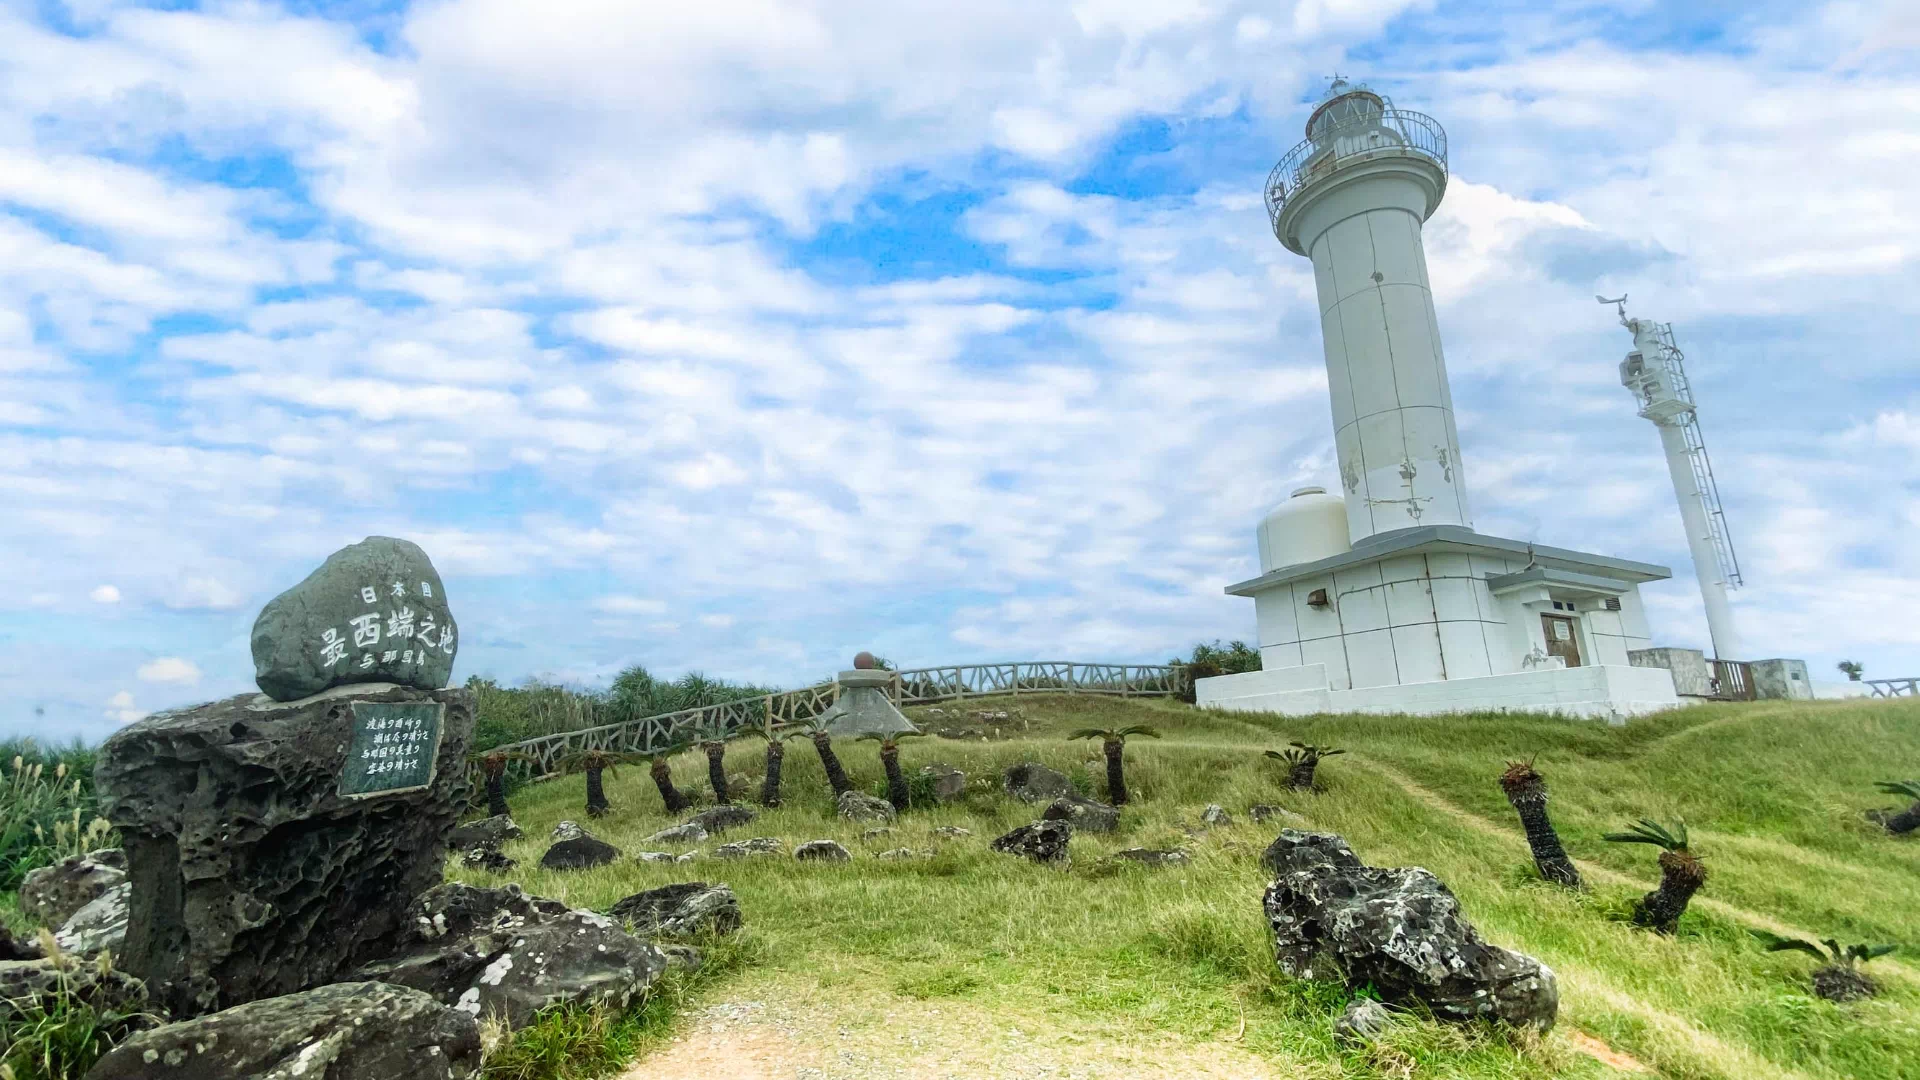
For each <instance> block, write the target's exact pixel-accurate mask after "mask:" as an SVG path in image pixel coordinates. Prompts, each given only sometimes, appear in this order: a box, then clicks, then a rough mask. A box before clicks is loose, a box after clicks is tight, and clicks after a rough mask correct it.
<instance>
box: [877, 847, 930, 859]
mask: <svg viewBox="0 0 1920 1080" xmlns="http://www.w3.org/2000/svg"><path fill="white" fill-rule="evenodd" d="M933 855H934V853H933V852H931V851H916V850H914V849H913V848H910V847H899V848H889V849H888V850H886V851H882V852H878V853H876V854H875V855H874V856H873V857H874V858H876V859H885V860H887V861H888V862H902V861H904V860H907V859H931V858H933Z"/></svg>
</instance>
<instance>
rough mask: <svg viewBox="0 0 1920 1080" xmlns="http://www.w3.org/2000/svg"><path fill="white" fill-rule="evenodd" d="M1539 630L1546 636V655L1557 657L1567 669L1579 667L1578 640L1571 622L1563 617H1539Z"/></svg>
mask: <svg viewBox="0 0 1920 1080" xmlns="http://www.w3.org/2000/svg"><path fill="white" fill-rule="evenodd" d="M1540 629H1541V630H1543V631H1545V632H1546V635H1547V655H1548V656H1557V657H1559V658H1561V659H1562V660H1565V661H1566V662H1567V666H1568V667H1579V666H1580V638H1579V636H1578V635H1577V634H1575V633H1574V632H1573V620H1572V619H1569V618H1567V617H1566V616H1565V615H1542V616H1540Z"/></svg>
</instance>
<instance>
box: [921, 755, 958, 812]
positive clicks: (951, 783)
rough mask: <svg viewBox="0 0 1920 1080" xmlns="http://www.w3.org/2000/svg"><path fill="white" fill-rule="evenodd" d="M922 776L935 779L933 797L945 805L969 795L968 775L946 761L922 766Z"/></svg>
mask: <svg viewBox="0 0 1920 1080" xmlns="http://www.w3.org/2000/svg"><path fill="white" fill-rule="evenodd" d="M920 774H921V775H922V776H930V777H932V778H933V797H934V798H935V799H938V800H939V801H941V802H943V803H948V802H952V801H954V800H955V799H958V798H960V797H961V796H963V795H965V794H966V793H967V774H966V773H964V772H961V771H960V770H959V769H956V768H954V767H953V766H951V765H949V764H947V763H946V762H944V761H936V762H933V763H931V764H928V765H922V766H920Z"/></svg>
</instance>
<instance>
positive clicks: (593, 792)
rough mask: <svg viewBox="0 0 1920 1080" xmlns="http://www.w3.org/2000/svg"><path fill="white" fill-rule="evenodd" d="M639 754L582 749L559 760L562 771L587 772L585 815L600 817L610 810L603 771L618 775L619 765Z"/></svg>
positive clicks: (626, 763)
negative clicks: (603, 780)
mask: <svg viewBox="0 0 1920 1080" xmlns="http://www.w3.org/2000/svg"><path fill="white" fill-rule="evenodd" d="M639 757H640V755H638V754H631V753H623V752H621V751H618V750H582V751H580V752H579V753H577V754H572V755H570V756H568V757H567V758H565V759H563V760H562V761H561V762H560V769H561V771H563V772H570V773H572V772H584V773H586V774H587V816H588V817H600V816H602V815H604V814H606V813H607V812H608V811H610V810H612V809H613V807H612V806H611V805H609V804H608V803H607V790H606V787H605V785H604V783H603V782H602V779H601V777H602V774H603V773H613V774H614V775H615V776H618V775H619V766H621V765H628V764H631V763H633V762H634V761H636V760H638V759H639Z"/></svg>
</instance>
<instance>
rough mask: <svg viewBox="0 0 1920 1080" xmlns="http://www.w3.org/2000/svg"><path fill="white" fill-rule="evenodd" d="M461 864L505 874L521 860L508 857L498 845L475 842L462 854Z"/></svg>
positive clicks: (468, 867)
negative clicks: (492, 845)
mask: <svg viewBox="0 0 1920 1080" xmlns="http://www.w3.org/2000/svg"><path fill="white" fill-rule="evenodd" d="M460 865H462V866H464V867H466V868H467V869H469V870H491V871H493V872H494V873H496V874H504V873H506V872H507V871H508V870H511V869H513V868H514V867H516V866H519V865H520V860H518V859H509V858H507V856H506V855H505V854H504V853H503V852H501V850H500V849H499V848H497V847H491V846H489V845H487V844H475V845H473V846H472V847H470V848H468V849H467V850H466V852H465V853H464V854H462V855H461V856H460Z"/></svg>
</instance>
